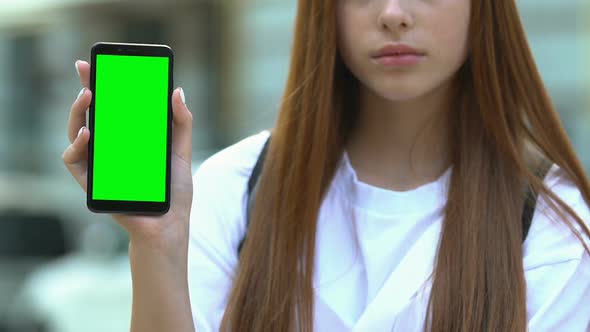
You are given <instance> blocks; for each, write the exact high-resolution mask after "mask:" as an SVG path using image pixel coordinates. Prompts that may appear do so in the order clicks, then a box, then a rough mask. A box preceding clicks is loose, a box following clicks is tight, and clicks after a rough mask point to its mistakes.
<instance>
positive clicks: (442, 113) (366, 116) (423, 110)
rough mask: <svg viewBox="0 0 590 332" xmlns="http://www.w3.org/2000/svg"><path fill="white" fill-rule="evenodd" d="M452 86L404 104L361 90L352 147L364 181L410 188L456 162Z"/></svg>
mask: <svg viewBox="0 0 590 332" xmlns="http://www.w3.org/2000/svg"><path fill="white" fill-rule="evenodd" d="M449 95H450V93H449V89H448V88H447V87H441V88H440V89H438V90H436V91H434V92H433V93H431V94H429V95H426V96H423V97H420V98H417V99H413V100H408V101H403V102H391V101H388V100H385V99H383V98H380V97H378V96H376V95H374V94H372V93H370V92H369V91H368V90H366V89H364V90H361V94H360V112H359V113H358V114H359V116H358V119H357V121H356V123H355V127H354V128H353V130H352V132H351V135H350V136H349V140H348V142H347V144H346V150H347V153H348V156H349V158H350V162H351V164H352V166H353V167H354V169H355V172H356V173H357V177H358V178H359V180H361V181H363V182H365V183H368V184H371V185H375V186H378V187H381V188H385V189H390V190H395V191H407V190H411V189H414V188H417V187H419V186H421V185H423V184H426V183H429V182H432V181H434V180H436V179H437V178H439V177H440V176H441V175H442V174H443V173H444V172H445V171H446V170H447V169H448V168H449V166H450V153H449V151H450V146H449V123H448V120H447V119H448V116H447V115H448V112H449V111H450V104H451V103H450V98H449Z"/></svg>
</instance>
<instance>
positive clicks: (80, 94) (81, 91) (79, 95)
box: [76, 87, 86, 100]
mask: <svg viewBox="0 0 590 332" xmlns="http://www.w3.org/2000/svg"><path fill="white" fill-rule="evenodd" d="M85 91H86V88H85V87H84V88H82V90H80V93H78V97H76V100H78V99H80V97H82V95H83V94H84V92H85Z"/></svg>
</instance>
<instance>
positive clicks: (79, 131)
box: [76, 126, 86, 138]
mask: <svg viewBox="0 0 590 332" xmlns="http://www.w3.org/2000/svg"><path fill="white" fill-rule="evenodd" d="M84 128H86V127H84V126H82V128H80V130H78V136H77V137H76V138H78V137H80V135H82V133H83V132H84Z"/></svg>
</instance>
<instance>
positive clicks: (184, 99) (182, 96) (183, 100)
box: [180, 88, 186, 105]
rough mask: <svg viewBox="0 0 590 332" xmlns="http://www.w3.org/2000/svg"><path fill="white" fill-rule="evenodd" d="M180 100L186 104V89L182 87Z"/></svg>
mask: <svg viewBox="0 0 590 332" xmlns="http://www.w3.org/2000/svg"><path fill="white" fill-rule="evenodd" d="M180 100H182V103H183V104H185V105H186V98H185V97H184V90H183V89H182V88H180Z"/></svg>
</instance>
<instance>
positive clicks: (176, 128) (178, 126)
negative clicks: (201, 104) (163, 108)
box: [172, 88, 193, 165]
mask: <svg viewBox="0 0 590 332" xmlns="http://www.w3.org/2000/svg"><path fill="white" fill-rule="evenodd" d="M185 100H186V99H185V97H184V91H183V90H182V88H178V89H176V90H174V92H173V93H172V114H173V122H172V153H173V154H175V155H177V156H178V157H180V158H181V159H182V160H184V161H186V162H187V164H188V165H190V164H191V160H192V150H193V149H192V144H193V143H192V130H193V116H192V114H191V112H190V111H189V109H188V107H187V106H186V101H185Z"/></svg>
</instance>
